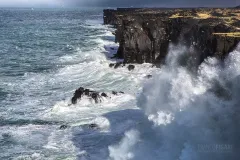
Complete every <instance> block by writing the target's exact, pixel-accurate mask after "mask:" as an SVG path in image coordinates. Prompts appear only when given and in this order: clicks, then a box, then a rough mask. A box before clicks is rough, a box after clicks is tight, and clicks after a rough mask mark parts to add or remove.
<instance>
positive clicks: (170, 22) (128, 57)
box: [104, 8, 240, 64]
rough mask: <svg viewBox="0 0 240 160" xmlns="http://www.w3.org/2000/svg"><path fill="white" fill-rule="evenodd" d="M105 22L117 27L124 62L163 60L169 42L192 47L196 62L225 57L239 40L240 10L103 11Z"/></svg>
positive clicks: (123, 9) (120, 55)
mask: <svg viewBox="0 0 240 160" xmlns="http://www.w3.org/2000/svg"><path fill="white" fill-rule="evenodd" d="M104 24H110V25H114V26H115V27H116V32H115V35H116V42H119V44H120V46H119V49H118V52H117V55H116V56H117V57H119V58H123V59H124V62H125V63H144V62H147V63H157V64H159V63H164V58H165V56H166V55H167V53H168V48H169V44H170V43H172V44H179V43H180V44H182V45H184V46H186V47H192V48H194V52H196V53H197V54H195V56H197V57H196V59H197V60H198V62H197V63H199V64H200V63H201V62H202V61H203V60H204V59H205V58H206V57H208V56H216V57H219V58H224V57H225V56H226V55H227V54H228V53H229V52H231V51H232V50H233V49H234V48H235V47H236V46H237V44H238V43H239V41H240V9H239V8H228V9H213V8H197V9H138V8H131V9H127V8H120V9H117V10H109V9H107V10H104Z"/></svg>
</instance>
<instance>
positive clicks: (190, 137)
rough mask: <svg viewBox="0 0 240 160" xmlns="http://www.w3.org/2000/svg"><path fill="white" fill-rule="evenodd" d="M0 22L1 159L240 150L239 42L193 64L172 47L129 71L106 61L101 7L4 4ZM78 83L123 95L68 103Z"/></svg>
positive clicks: (234, 158) (110, 40) (140, 159)
mask: <svg viewBox="0 0 240 160" xmlns="http://www.w3.org/2000/svg"><path fill="white" fill-rule="evenodd" d="M3 17H4V18H3ZM0 21H1V24H0V33H1V34H0V36H1V40H0V42H1V43H0V159H3V160H5V159H6V160H8V159H11V160H12V159H14V160H45V159H47V160H56V159H66V160H203V159H204V160H226V159H229V160H238V159H239V158H240V154H239V153H240V152H239V149H240V146H239V145H240V138H239V135H240V129H239V123H240V116H239V114H238V112H239V104H240V100H239V98H238V97H239V96H238V94H239V90H240V87H239V85H238V84H239V83H240V78H239V75H240V46H239V47H238V48H236V49H235V50H234V51H233V52H232V53H229V56H228V57H227V58H226V59H225V60H224V62H223V61H220V60H218V59H216V58H208V59H205V61H204V62H203V63H202V64H201V65H200V66H196V64H194V63H193V62H194V59H193V57H192V56H193V55H192V52H194V51H193V49H192V48H187V47H185V46H183V45H182V44H178V45H170V47H169V53H168V56H167V57H166V64H165V65H163V66H162V67H161V68H155V67H152V64H141V65H140V64H137V65H135V69H134V70H133V71H129V70H128V69H127V67H120V68H117V69H114V68H110V67H109V64H110V63H114V62H116V61H119V60H115V59H111V58H110V57H111V56H113V54H114V53H116V51H117V48H118V44H116V43H115V42H114V40H115V37H114V35H113V34H112V32H114V28H112V26H104V25H102V23H103V22H102V9H99V8H97V9H69V10H63V9H55V10H52V9H45V10H43V9H37V10H34V11H32V10H28V9H19V10H16V9H15V10H14V9H5V10H3V9H1V10H0ZM147 75H152V78H150V79H148V78H146V76H147ZM79 87H85V88H90V89H92V90H96V91H99V92H108V93H111V92H112V91H123V92H124V93H125V94H119V95H117V96H112V98H106V99H104V100H103V102H102V103H98V104H95V103H94V102H92V101H90V100H89V99H87V98H86V99H82V100H79V101H78V103H77V104H76V105H70V104H71V98H72V96H73V94H74V91H75V90H76V89H77V88H79ZM89 124H97V126H98V127H97V128H89ZM62 125H66V126H67V128H66V129H60V126H62Z"/></svg>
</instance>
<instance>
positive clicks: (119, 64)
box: [114, 62, 122, 69]
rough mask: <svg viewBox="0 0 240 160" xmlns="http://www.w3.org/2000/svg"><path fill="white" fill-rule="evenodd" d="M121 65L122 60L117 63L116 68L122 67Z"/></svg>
mask: <svg viewBox="0 0 240 160" xmlns="http://www.w3.org/2000/svg"><path fill="white" fill-rule="evenodd" d="M121 65H122V62H118V63H116V64H115V66H114V69H117V68H118V67H120V66H121Z"/></svg>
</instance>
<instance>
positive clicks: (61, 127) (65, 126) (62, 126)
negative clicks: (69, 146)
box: [59, 125, 68, 130]
mask: <svg viewBox="0 0 240 160" xmlns="http://www.w3.org/2000/svg"><path fill="white" fill-rule="evenodd" d="M67 128H68V126H67V125H61V126H60V127H59V129H62V130H64V129H67Z"/></svg>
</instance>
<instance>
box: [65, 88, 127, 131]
mask: <svg viewBox="0 0 240 160" xmlns="http://www.w3.org/2000/svg"><path fill="white" fill-rule="evenodd" d="M119 93H122V94H123V93H124V92H119ZM112 94H113V95H118V92H116V91H112ZM83 96H85V97H88V98H89V99H91V100H93V101H94V102H95V103H100V102H102V100H103V97H104V98H107V97H109V96H108V95H107V94H106V93H104V92H102V93H100V92H96V91H92V90H90V89H84V88H83V87H80V88H79V89H77V90H76V91H75V93H74V95H73V97H72V104H76V103H77V100H78V99H79V100H81V98H82V97H83ZM61 127H64V125H63V126H61Z"/></svg>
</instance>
